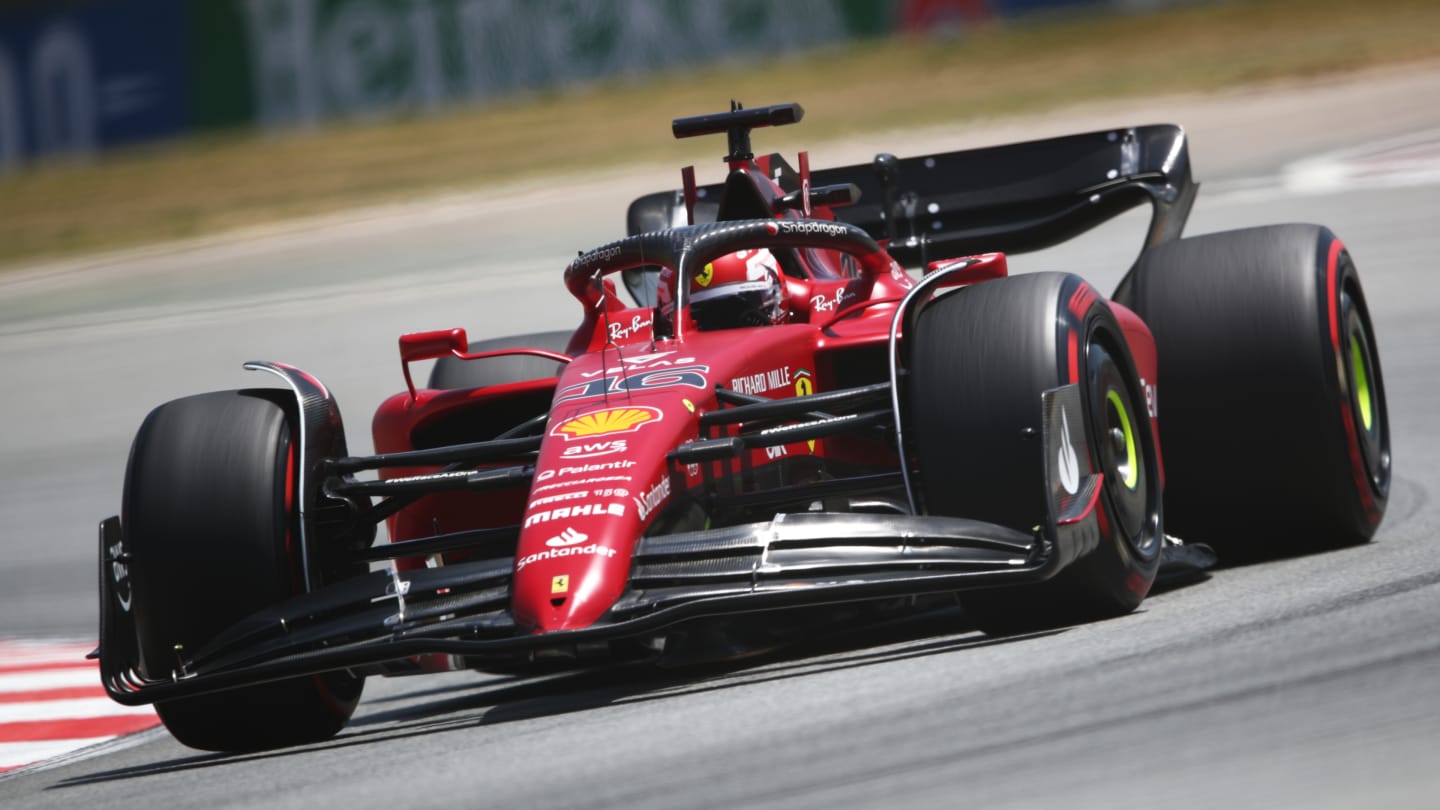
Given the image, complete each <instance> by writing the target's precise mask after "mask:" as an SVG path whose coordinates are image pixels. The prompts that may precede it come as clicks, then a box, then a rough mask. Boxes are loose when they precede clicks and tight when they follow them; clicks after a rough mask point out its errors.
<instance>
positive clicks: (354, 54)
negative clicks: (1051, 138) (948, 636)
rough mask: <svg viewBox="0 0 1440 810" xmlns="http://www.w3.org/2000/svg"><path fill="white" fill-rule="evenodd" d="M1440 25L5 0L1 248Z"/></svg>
mask: <svg viewBox="0 0 1440 810" xmlns="http://www.w3.org/2000/svg"><path fill="white" fill-rule="evenodd" d="M1437 30H1440V3H1437V2H1434V0H1367V2H1358V0H1265V1H1264V2H1258V1H1252V2H1241V1H1240V0H1232V1H1231V2H1225V1H1224V0H789V1H788V2H764V1H763V0H731V1H730V2H704V3H692V2H685V0H589V1H587V0H70V1H68V2H65V1H61V2H56V1H55V0H50V1H49V2H39V1H38V0H5V2H0V265H5V264H15V263H17V262H20V261H25V260H34V259H36V258H41V257H51V256H57V255H64V254H67V253H75V252H80V251H90V250H96V249H103V248H111V247H117V246H124V245H132V244H137V243H142V242H147V241H153V240H163V239H172V238H177V237H187V236H194V235H197V234H205V233H212V232H215V231H217V230H225V229H229V228H234V227H237V226H243V225H250V224H254V223H258V222H268V221H274V220H278V219H285V218H289V217H294V216H297V215H304V214H313V213H319V212H326V211H334V210H339V209H344V208H348V207H353V206H357V205H368V204H374V203H382V202H392V201H395V200H401V199H409V198H413V197H416V196H423V195H429V194H435V193H439V192H447V191H455V190H463V189H470V188H475V187H479V186H485V185H488V184H493V183H495V182H498V181H505V180H510V179H513V178H516V177H523V176H533V175H535V174H536V173H545V172H558V171H575V170H587V169H594V168H597V167H605V166H611V165H615V164H616V163H619V162H626V161H637V160H651V161H661V162H666V163H667V165H675V161H676V160H686V159H691V158H692V156H695V155H699V156H700V159H703V160H706V161H710V160H713V159H714V157H715V156H714V155H712V154H711V152H713V151H714V150H713V149H709V150H703V151H700V152H696V151H695V150H696V148H697V147H696V146H695V144H694V143H693V142H692V143H686V144H679V143H674V142H671V141H670V139H669V137H668V132H667V130H668V121H669V119H670V118H672V117H674V116H678V115H686V114H695V113H701V112H709V111H713V110H715V109H720V108H723V107H724V105H725V103H726V102H727V101H728V99H730V98H732V97H734V98H738V99H740V100H741V101H742V102H744V103H746V104H749V105H751V106H754V105H756V104H765V103H773V102H777V101H788V100H800V101H802V102H803V103H804V104H805V106H806V109H807V110H808V111H809V112H810V114H811V117H810V120H811V121H824V122H825V123H824V124H823V126H813V125H812V126H810V127H806V128H805V130H806V131H805V132H804V133H803V134H802V133H799V132H797V131H785V132H782V133H777V134H776V135H777V138H776V139H772V140H773V143H774V145H775V146H776V147H777V148H778V147H780V146H785V145H787V144H788V143H790V142H791V141H793V140H794V139H797V138H803V139H804V142H805V143H807V144H811V143H816V142H818V141H823V140H824V139H827V138H836V137H842V136H847V135H853V134H857V133H863V132H869V131H873V130H876V129H896V128H906V127H913V126H918V125H934V124H948V123H954V122H964V121H973V120H976V119H983V118H993V117H996V116H1005V115H1013V114H1017V113H1026V112H1036V111H1044V110H1048V109H1052V108H1055V107H1057V106H1065V105H1075V104H1079V103H1084V102H1086V101H1093V100H1104V99H1115V98H1133V97H1140V96H1145V95H1154V94H1173V93H1182V92H1197V91H1198V92H1206V91H1213V90H1217V89H1223V88H1229V87H1235V86H1245V85H1249V84H1253V83H1256V82H1265V81H1274V80H1283V79H1287V78H1294V77H1315V76H1321V75H1326V74H1333V73H1343V72H1347V71H1354V70H1357V69H1364V68H1371V67H1376V66H1383V65H1396V64H1407V63H1413V62H1416V61H1421V60H1426V59H1431V58H1435V57H1436V56H1440V37H1437V36H1435V32H1436V31H1437ZM1417 101H1418V100H1417ZM1431 102H1432V103H1433V100H1431Z"/></svg>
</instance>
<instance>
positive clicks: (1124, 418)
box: [1105, 389, 1140, 490]
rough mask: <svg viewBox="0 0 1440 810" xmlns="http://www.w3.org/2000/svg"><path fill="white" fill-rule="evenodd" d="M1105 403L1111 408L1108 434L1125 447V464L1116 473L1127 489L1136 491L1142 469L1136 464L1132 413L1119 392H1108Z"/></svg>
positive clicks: (1107, 409) (1107, 419) (1106, 411)
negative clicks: (1131, 421) (1131, 420)
mask: <svg viewBox="0 0 1440 810" xmlns="http://www.w3.org/2000/svg"><path fill="white" fill-rule="evenodd" d="M1105 402H1106V404H1108V405H1109V406H1110V407H1109V408H1106V409H1105V417H1106V422H1107V423H1108V425H1107V428H1108V430H1107V432H1108V433H1109V434H1110V435H1112V436H1116V437H1117V438H1118V439H1119V441H1120V442H1122V443H1123V445H1124V453H1125V462H1124V463H1123V464H1119V463H1117V465H1116V471H1117V472H1119V473H1120V476H1121V477H1120V481H1121V483H1123V484H1124V485H1125V488H1126V489H1130V490H1134V489H1135V487H1136V486H1138V485H1139V483H1140V468H1139V465H1137V464H1136V463H1135V428H1134V427H1133V426H1132V425H1131V423H1130V412H1129V411H1128V410H1127V409H1126V408H1125V401H1124V399H1122V398H1121V396H1120V392H1119V391H1116V390H1114V389H1111V390H1109V391H1106V392H1105Z"/></svg>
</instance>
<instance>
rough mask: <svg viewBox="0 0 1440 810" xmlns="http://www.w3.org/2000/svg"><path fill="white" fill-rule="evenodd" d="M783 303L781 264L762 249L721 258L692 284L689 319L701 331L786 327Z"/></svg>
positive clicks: (693, 279)
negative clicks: (782, 325)
mask: <svg viewBox="0 0 1440 810" xmlns="http://www.w3.org/2000/svg"><path fill="white" fill-rule="evenodd" d="M784 300H785V295H784V290H783V287H782V286H781V282H780V268H779V263H778V262H776V261H775V256H774V255H772V254H771V253H770V251H768V250H765V249H763V248H762V249H760V250H741V251H737V252H735V253H731V254H728V255H725V256H721V257H720V258H718V259H716V260H714V261H712V262H710V263H708V264H706V265H705V266H704V267H703V268H702V269H701V270H700V272H699V273H696V274H695V277H694V278H692V279H691V280H690V315H691V316H692V317H693V318H694V319H695V323H696V325H697V326H699V327H700V328H701V329H702V330H708V329H734V328H736V327H741V326H768V325H771V324H777V323H784V322H785V319H786V318H785V307H784Z"/></svg>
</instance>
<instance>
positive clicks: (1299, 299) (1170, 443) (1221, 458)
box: [1117, 225, 1390, 561]
mask: <svg viewBox="0 0 1440 810" xmlns="http://www.w3.org/2000/svg"><path fill="white" fill-rule="evenodd" d="M1117 299H1121V300H1125V301H1129V302H1133V303H1132V304H1131V308H1132V309H1134V310H1135V311H1136V312H1137V313H1138V314H1139V315H1140V316H1141V317H1142V318H1144V319H1145V321H1146V322H1147V323H1148V324H1149V325H1150V327H1151V329H1152V331H1153V332H1154V335H1155V342H1156V346H1157V350H1158V353H1159V364H1160V367H1159V383H1160V384H1161V388H1162V390H1163V405H1162V407H1161V411H1160V417H1161V418H1160V438H1161V446H1162V447H1163V448H1164V452H1165V462H1166V465H1165V466H1166V474H1167V486H1166V491H1165V515H1166V524H1167V526H1168V528H1169V530H1170V531H1172V532H1174V533H1175V534H1176V535H1177V536H1179V537H1181V538H1183V539H1186V540H1192V539H1193V540H1203V541H1205V542H1207V543H1209V544H1211V545H1212V546H1214V547H1215V548H1216V550H1217V551H1219V552H1221V554H1222V559H1227V560H1240V561H1244V560H1249V559H1262V558H1266V557H1273V556H1276V555H1283V554H1295V553H1302V552H1309V551H1318V550H1323V549H1330V548H1336V547H1341V546H1348V545H1354V544H1357V543H1364V542H1367V541H1368V540H1370V538H1371V537H1372V536H1373V535H1374V533H1375V530H1376V528H1378V526H1379V525H1380V520H1381V518H1382V517H1383V515H1384V513H1385V505H1386V501H1387V499H1388V496H1389V491H1390V426H1389V419H1388V416H1387V413H1386V407H1385V385H1384V380H1383V378H1382V376H1381V373H1380V355H1379V351H1378V349H1377V347H1376V343H1375V332H1374V329H1373V327H1372V326H1371V321H1370V313H1369V310H1368V308H1367V307H1366V305H1365V295H1364V292H1363V291H1362V290H1361V287H1360V277H1359V275H1358V274H1357V273H1356V270H1355V263H1354V262H1353V261H1352V260H1351V258H1350V254H1349V252H1348V251H1346V250H1345V247H1344V245H1342V244H1341V243H1340V241H1339V240H1338V239H1336V238H1335V235H1334V234H1333V233H1331V232H1330V231H1329V230H1327V229H1325V228H1322V227H1319V226H1316V225H1277V226H1269V227H1262V228H1250V229H1247V230H1240V231H1229V232H1225V233H1216V234H1208V235H1205V236H1198V237H1193V238H1189V239H1181V240H1178V241H1175V242H1171V243H1167V244H1164V245H1161V246H1159V247H1156V248H1152V249H1150V250H1148V251H1146V252H1145V253H1144V254H1143V255H1142V256H1141V258H1140V261H1139V262H1138V263H1137V265H1136V268H1135V270H1134V272H1133V273H1132V275H1131V276H1130V277H1129V278H1127V279H1126V281H1125V282H1123V283H1122V284H1121V289H1120V290H1119V291H1117Z"/></svg>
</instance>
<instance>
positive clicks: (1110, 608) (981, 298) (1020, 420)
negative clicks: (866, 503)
mask: <svg viewBox="0 0 1440 810" xmlns="http://www.w3.org/2000/svg"><path fill="white" fill-rule="evenodd" d="M911 346H912V348H911V355H910V361H909V366H908V368H909V371H910V397H909V400H910V413H911V421H912V423H913V428H914V433H915V436H916V442H915V450H914V452H915V457H916V460H917V461H918V465H919V468H920V476H919V482H920V483H919V487H920V494H921V496H922V497H923V498H924V501H925V505H926V511H927V512H929V513H930V514H939V515H951V516H956V517H968V518H975V519H979V520H985V521H989V522H991V523H997V524H1000V525H1003V526H1009V527H1011V528H1015V529H1019V530H1022V531H1030V530H1031V529H1033V528H1034V527H1035V526H1038V525H1043V524H1044V523H1045V521H1046V515H1047V511H1046V509H1047V507H1046V502H1045V486H1044V481H1045V472H1044V471H1045V459H1044V457H1043V453H1044V449H1043V442H1042V441H1041V439H1040V434H1041V426H1042V424H1043V413H1042V404H1041V393H1042V392H1044V391H1046V390H1048V389H1052V388H1057V387H1059V386H1063V385H1069V384H1077V385H1079V386H1080V389H1081V395H1082V396H1081V402H1082V408H1083V414H1082V416H1083V420H1084V428H1085V434H1086V438H1087V440H1088V444H1089V447H1090V449H1091V453H1090V458H1088V459H1081V460H1080V463H1081V465H1082V468H1083V467H1084V466H1085V465H1087V464H1088V467H1089V471H1090V472H1099V473H1102V474H1103V475H1104V481H1103V484H1102V491H1101V500H1100V503H1099V506H1098V508H1099V510H1100V513H1101V514H1100V524H1101V529H1102V533H1103V536H1102V538H1101V541H1100V545H1099V547H1098V548H1096V549H1095V550H1094V551H1093V552H1091V553H1090V554H1088V555H1087V556H1085V557H1084V558H1082V559H1080V560H1078V561H1076V562H1074V563H1072V564H1071V565H1070V566H1069V567H1067V568H1066V569H1064V570H1062V571H1061V572H1060V573H1059V574H1058V575H1057V576H1056V577H1055V578H1053V579H1052V580H1049V581H1047V582H1043V583H1039V584H1037V585H1033V586H1027V587H1019V588H1005V589H997V590H993V591H977V592H973V593H966V594H964V595H962V597H961V599H962V602H963V603H964V605H965V608H966V610H967V612H968V613H969V614H970V616H971V617H972V618H973V619H974V620H975V622H976V624H977V626H979V627H980V629H982V630H984V631H986V632H987V633H992V634H997V633H1010V632H1017V631H1022V630H1029V629H1034V628H1039V627H1047V626H1055V625H1061V624H1068V623H1074V622H1079V621H1085V620H1089V619H1096V618H1104V617H1108V616H1116V615H1120V614H1123V613H1126V612H1129V611H1131V610H1134V609H1135V607H1136V606H1138V605H1139V604H1140V602H1141V600H1142V599H1144V597H1145V595H1146V593H1148V592H1149V590H1150V586H1151V584H1152V583H1153V582H1154V580H1155V574H1156V572H1157V570H1158V568H1159V562H1160V538H1161V535H1160V481H1159V474H1158V470H1159V465H1158V461H1157V455H1156V451H1155V437H1154V432H1153V431H1152V430H1151V428H1150V423H1149V419H1148V417H1147V412H1146V410H1145V406H1144V402H1145V400H1144V398H1143V395H1142V393H1141V389H1140V385H1139V378H1138V375H1137V374H1136V372H1135V366H1134V361H1133V360H1132V359H1131V356H1130V352H1129V348H1128V345H1127V343H1126V342H1125V339H1124V335H1123V333H1122V331H1121V328H1120V326H1119V324H1118V323H1117V322H1116V320H1115V316H1114V315H1113V313H1111V311H1110V308H1109V306H1108V305H1107V304H1106V303H1105V301H1104V300H1103V299H1102V298H1101V297H1100V296H1098V295H1097V294H1096V293H1095V291H1094V289H1093V288H1091V287H1090V285H1088V284H1086V283H1085V282H1084V281H1083V280H1082V279H1080V278H1078V277H1076V276H1073V275H1067V274H1063V273H1034V274H1027V275H1022V276H1015V277H1012V278H1005V279H998V280H995V281H988V282H984V283H981V284H976V285H973V286H970V287H966V288H962V289H960V290H958V291H956V292H954V293H951V294H949V295H947V296H945V297H943V298H941V299H939V300H938V301H936V302H935V303H934V304H931V305H930V306H929V307H927V308H926V309H924V310H922V311H921V312H920V314H919V317H918V318H917V321H916V324H915V338H914V340H913V342H912V344H911ZM1084 471H1085V470H1083V469H1082V472H1084Z"/></svg>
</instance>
